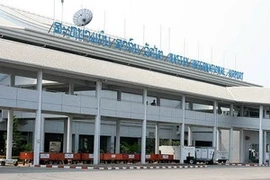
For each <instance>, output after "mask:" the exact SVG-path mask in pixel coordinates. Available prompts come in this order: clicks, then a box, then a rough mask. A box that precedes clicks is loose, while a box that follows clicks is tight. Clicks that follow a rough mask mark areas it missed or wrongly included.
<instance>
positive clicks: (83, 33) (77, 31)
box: [52, 22, 244, 80]
mask: <svg viewBox="0 0 270 180" xmlns="http://www.w3.org/2000/svg"><path fill="white" fill-rule="evenodd" d="M52 28H53V33H54V34H60V35H63V36H64V37H68V38H72V39H75V40H78V41H86V42H88V43H91V44H96V45H100V46H105V47H109V48H113V49H117V50H119V51H124V52H128V53H131V54H136V55H140V56H144V57H148V58H151V59H155V60H160V61H164V62H169V63H172V64H175V65H178V66H182V67H186V68H192V69H196V70H200V71H204V72H207V73H211V74H216V75H220V76H224V77H229V78H233V79H237V80H243V74H244V73H243V72H239V71H236V70H232V69H226V68H224V67H220V66H217V65H214V64H209V63H206V62H203V61H199V60H195V59H190V58H188V57H184V56H181V55H177V54H173V53H169V54H168V55H167V56H165V55H164V54H163V51H162V50H160V49H158V48H157V47H156V46H150V45H149V44H148V43H145V45H144V46H140V45H138V44H136V43H134V42H133V39H132V38H130V39H129V40H123V39H118V38H114V37H110V36H108V35H106V34H105V33H104V31H100V32H94V31H89V30H86V29H84V28H78V27H75V26H66V25H63V24H62V23H60V22H54V23H53V24H52Z"/></svg>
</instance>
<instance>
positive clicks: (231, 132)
mask: <svg viewBox="0 0 270 180" xmlns="http://www.w3.org/2000/svg"><path fill="white" fill-rule="evenodd" d="M229 139H230V140H229V161H230V163H232V161H233V128H232V127H231V128H230V133H229Z"/></svg>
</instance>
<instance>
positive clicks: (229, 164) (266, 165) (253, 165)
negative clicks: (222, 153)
mask: <svg viewBox="0 0 270 180" xmlns="http://www.w3.org/2000/svg"><path fill="white" fill-rule="evenodd" d="M218 165H220V166H247V167H255V166H256V167H269V165H268V164H262V165H259V164H253V163H252V164H249V163H248V164H246V163H226V164H218Z"/></svg>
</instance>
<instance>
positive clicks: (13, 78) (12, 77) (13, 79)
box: [9, 74, 15, 87]
mask: <svg viewBox="0 0 270 180" xmlns="http://www.w3.org/2000/svg"><path fill="white" fill-rule="evenodd" d="M9 83H10V84H9V85H10V86H11V87H13V86H15V75H13V74H11V75H10V82H9Z"/></svg>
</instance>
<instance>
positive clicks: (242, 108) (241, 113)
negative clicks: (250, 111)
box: [240, 105, 244, 117]
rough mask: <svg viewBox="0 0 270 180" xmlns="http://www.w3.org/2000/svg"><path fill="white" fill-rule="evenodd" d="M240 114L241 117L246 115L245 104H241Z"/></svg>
mask: <svg viewBox="0 0 270 180" xmlns="http://www.w3.org/2000/svg"><path fill="white" fill-rule="evenodd" d="M240 116H241V117H243V116H244V106H243V105H241V111H240Z"/></svg>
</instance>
